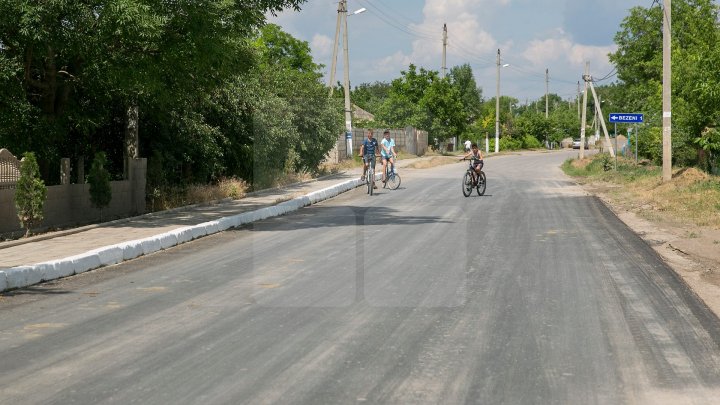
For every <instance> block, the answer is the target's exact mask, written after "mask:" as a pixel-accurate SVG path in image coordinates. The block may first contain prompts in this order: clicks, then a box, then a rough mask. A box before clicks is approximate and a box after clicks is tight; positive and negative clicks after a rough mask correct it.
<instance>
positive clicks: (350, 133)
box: [345, 131, 352, 139]
mask: <svg viewBox="0 0 720 405" xmlns="http://www.w3.org/2000/svg"><path fill="white" fill-rule="evenodd" d="M345 139H352V132H350V131H347V132H345Z"/></svg>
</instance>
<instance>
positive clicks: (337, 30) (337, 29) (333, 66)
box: [328, 0, 343, 96]
mask: <svg viewBox="0 0 720 405" xmlns="http://www.w3.org/2000/svg"><path fill="white" fill-rule="evenodd" d="M342 13H343V1H342V0H341V1H339V2H338V14H337V21H336V22H335V45H334V46H333V56H332V64H331V67H330V80H329V81H328V86H329V87H330V96H332V95H333V91H334V90H335V71H336V70H337V51H338V40H339V39H340V25H341V24H342Z"/></svg>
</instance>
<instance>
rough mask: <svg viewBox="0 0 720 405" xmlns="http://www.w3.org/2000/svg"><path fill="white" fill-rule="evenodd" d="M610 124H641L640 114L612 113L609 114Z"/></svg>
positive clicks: (641, 117)
mask: <svg viewBox="0 0 720 405" xmlns="http://www.w3.org/2000/svg"><path fill="white" fill-rule="evenodd" d="M610 122H615V123H618V124H636V123H638V122H643V115H642V114H631V113H612V114H610Z"/></svg>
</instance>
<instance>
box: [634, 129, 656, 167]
mask: <svg viewBox="0 0 720 405" xmlns="http://www.w3.org/2000/svg"><path fill="white" fill-rule="evenodd" d="M638 138H639V139H638V145H637V148H638V158H644V159H650V160H651V161H652V162H653V163H654V164H657V165H660V164H662V128H660V127H649V128H644V129H642V130H640V131H639V132H638ZM631 142H632V146H633V147H634V146H635V143H634V137H633V139H632V140H631Z"/></svg>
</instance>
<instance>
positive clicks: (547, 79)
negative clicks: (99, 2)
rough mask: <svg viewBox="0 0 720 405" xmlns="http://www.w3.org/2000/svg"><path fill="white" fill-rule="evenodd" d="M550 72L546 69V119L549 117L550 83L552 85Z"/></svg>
mask: <svg viewBox="0 0 720 405" xmlns="http://www.w3.org/2000/svg"><path fill="white" fill-rule="evenodd" d="M549 72H550V71H549V70H548V69H547V68H546V69H545V118H547V117H548V89H549V83H550V78H549Z"/></svg>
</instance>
